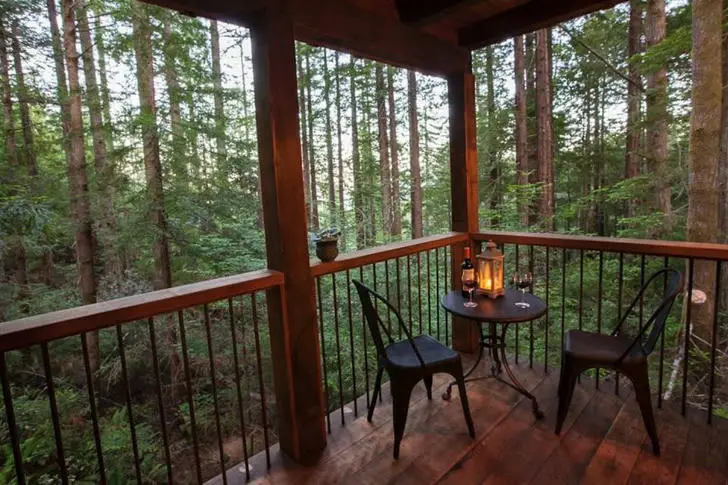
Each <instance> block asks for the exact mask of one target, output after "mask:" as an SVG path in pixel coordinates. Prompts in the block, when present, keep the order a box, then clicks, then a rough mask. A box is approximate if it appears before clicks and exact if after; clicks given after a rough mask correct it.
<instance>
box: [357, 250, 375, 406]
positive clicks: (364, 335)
mask: <svg viewBox="0 0 728 485" xmlns="http://www.w3.org/2000/svg"><path fill="white" fill-rule="evenodd" d="M372 272H373V273H374V287H375V288H376V287H377V264H376V263H374V264H372ZM359 281H361V282H362V283H363V282H364V267H363V266H359ZM361 336H362V339H361V344H362V346H363V349H364V385H365V387H366V393H367V409H368V408H369V353H368V351H367V324H366V322H365V321H364V311H363V310H362V312H361Z"/></svg>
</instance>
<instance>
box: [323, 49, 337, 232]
mask: <svg viewBox="0 0 728 485" xmlns="http://www.w3.org/2000/svg"><path fill="white" fill-rule="evenodd" d="M322 52H323V54H324V73H323V74H324V101H325V104H326V112H325V113H324V121H325V122H326V161H327V168H328V175H329V180H328V182H329V183H328V189H329V194H328V195H329V227H332V226H334V225H335V223H336V180H335V177H334V141H333V135H332V133H331V79H330V78H329V60H328V57H329V56H328V53H327V51H326V49H322Z"/></svg>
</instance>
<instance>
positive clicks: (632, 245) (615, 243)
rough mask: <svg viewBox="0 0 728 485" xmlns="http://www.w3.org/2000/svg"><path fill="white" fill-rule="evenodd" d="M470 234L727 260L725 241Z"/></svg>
mask: <svg viewBox="0 0 728 485" xmlns="http://www.w3.org/2000/svg"><path fill="white" fill-rule="evenodd" d="M471 236H472V238H473V240H474V241H488V240H493V241H494V242H496V243H510V244H523V245H526V246H549V247H555V248H566V249H586V250H591V251H604V252H608V253H630V254H646V255H650V256H674V257H680V258H695V259H707V260H728V244H712V243H698V242H689V241H654V240H650V239H626V238H612V237H592V236H571V235H564V234H547V233H530V232H495V231H494V232H479V233H473V234H471Z"/></svg>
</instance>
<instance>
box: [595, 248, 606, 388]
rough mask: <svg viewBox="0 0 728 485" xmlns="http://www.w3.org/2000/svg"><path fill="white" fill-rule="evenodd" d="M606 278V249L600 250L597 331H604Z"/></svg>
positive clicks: (597, 381) (597, 380)
mask: <svg viewBox="0 0 728 485" xmlns="http://www.w3.org/2000/svg"><path fill="white" fill-rule="evenodd" d="M603 280H604V251H599V283H598V284H597V333H602V292H603V288H602V287H603V284H604V282H603ZM596 373H597V379H596V386H597V389H599V374H600V371H599V369H597V370H596Z"/></svg>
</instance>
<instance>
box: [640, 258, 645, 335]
mask: <svg viewBox="0 0 728 485" xmlns="http://www.w3.org/2000/svg"><path fill="white" fill-rule="evenodd" d="M644 284H645V255H644V254H643V255H642V256H641V257H640V288H642V286H644ZM644 306H645V296H644V295H640V332H641V331H642V327H643V326H644V322H643V313H644Z"/></svg>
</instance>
